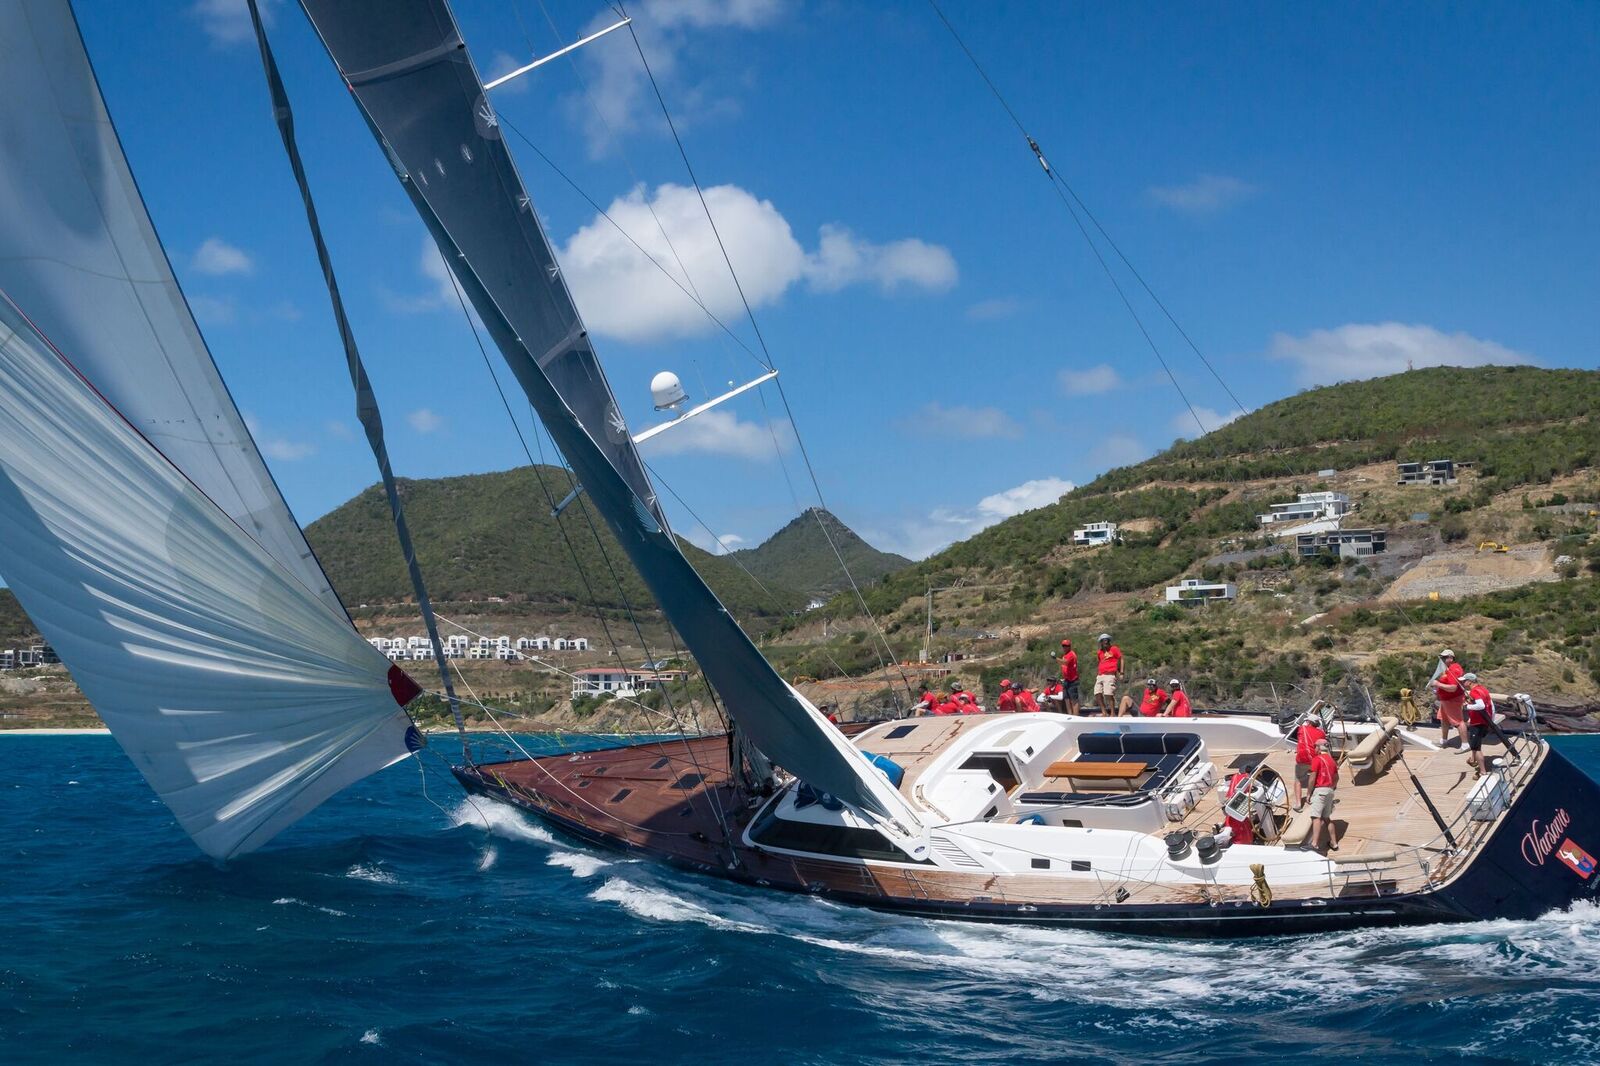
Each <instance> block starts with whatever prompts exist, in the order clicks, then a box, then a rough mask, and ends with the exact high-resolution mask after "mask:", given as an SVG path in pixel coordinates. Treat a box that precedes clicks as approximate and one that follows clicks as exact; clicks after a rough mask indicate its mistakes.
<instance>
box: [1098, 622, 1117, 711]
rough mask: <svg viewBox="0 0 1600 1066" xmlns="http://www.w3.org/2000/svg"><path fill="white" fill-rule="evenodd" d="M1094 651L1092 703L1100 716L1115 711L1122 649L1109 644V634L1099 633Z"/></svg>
mask: <svg viewBox="0 0 1600 1066" xmlns="http://www.w3.org/2000/svg"><path fill="white" fill-rule="evenodd" d="M1099 644H1100V646H1099V648H1097V649H1095V653H1094V657H1095V675H1094V702H1095V708H1096V709H1097V710H1098V711H1099V713H1100V714H1105V715H1109V714H1113V713H1114V712H1115V711H1116V709H1117V681H1118V680H1119V679H1121V677H1122V649H1121V648H1119V647H1117V646H1116V645H1115V644H1113V643H1111V634H1110V633H1101V634H1100V638H1099Z"/></svg>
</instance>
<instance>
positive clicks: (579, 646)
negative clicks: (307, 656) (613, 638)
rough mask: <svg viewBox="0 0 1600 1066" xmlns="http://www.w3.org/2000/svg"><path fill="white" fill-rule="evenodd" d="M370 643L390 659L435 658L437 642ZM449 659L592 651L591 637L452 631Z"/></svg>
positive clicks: (403, 639) (388, 640)
mask: <svg viewBox="0 0 1600 1066" xmlns="http://www.w3.org/2000/svg"><path fill="white" fill-rule="evenodd" d="M367 643H368V644H371V645H372V646H373V647H374V648H377V649H378V650H379V651H381V652H383V654H384V655H385V656H387V657H388V658H389V661H390V662H405V661H407V660H417V661H422V660H431V659H432V658H433V645H432V644H431V643H430V642H429V640H428V638H427V637H423V636H413V637H368V638H367ZM440 643H441V644H443V646H444V657H445V658H446V659H468V660H472V661H483V660H491V661H499V662H510V661H512V660H514V659H519V658H521V657H523V656H524V655H529V654H535V653H538V652H543V651H588V650H589V638H588V637H555V638H553V639H552V638H551V637H518V638H517V639H516V640H514V641H513V640H512V639H511V638H510V637H478V638H477V639H476V640H474V639H472V638H471V637H467V636H464V635H462V634H460V633H452V634H451V635H450V636H448V637H445V638H444V639H443V640H442V641H441V642H440Z"/></svg>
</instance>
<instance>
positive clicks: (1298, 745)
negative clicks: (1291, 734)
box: [1294, 722, 1328, 766]
mask: <svg viewBox="0 0 1600 1066" xmlns="http://www.w3.org/2000/svg"><path fill="white" fill-rule="evenodd" d="M1327 735H1328V734H1327V733H1325V732H1323V731H1322V727H1321V726H1319V725H1315V724H1313V723H1311V722H1306V723H1305V724H1304V725H1302V726H1301V727H1300V739H1298V740H1296V741H1295V745H1294V761H1295V762H1297V763H1299V764H1300V765H1301V766H1310V765H1311V756H1313V755H1315V754H1316V753H1317V741H1319V740H1322V739H1323V738H1325V737H1326V736H1327Z"/></svg>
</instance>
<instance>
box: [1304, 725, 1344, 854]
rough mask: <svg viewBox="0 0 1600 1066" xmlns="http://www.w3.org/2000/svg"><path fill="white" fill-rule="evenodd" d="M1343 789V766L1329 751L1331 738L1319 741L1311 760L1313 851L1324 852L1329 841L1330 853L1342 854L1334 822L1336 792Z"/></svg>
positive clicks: (1311, 838)
mask: <svg viewBox="0 0 1600 1066" xmlns="http://www.w3.org/2000/svg"><path fill="white" fill-rule="evenodd" d="M1338 787H1339V763H1338V762H1337V761H1336V760H1335V759H1334V757H1333V754H1332V753H1331V752H1330V751H1329V750H1328V738H1327V737H1323V738H1322V739H1321V740H1319V741H1317V748H1316V751H1315V752H1314V753H1313V754H1312V756H1311V837H1310V841H1311V847H1312V849H1313V850H1315V851H1322V850H1324V848H1323V843H1322V842H1323V839H1324V838H1326V839H1327V848H1326V850H1328V851H1338V850H1339V832H1338V827H1337V826H1335V825H1334V822H1333V805H1334V804H1335V803H1336V802H1337V800H1336V799H1335V798H1334V792H1335V791H1336V790H1337V789H1338Z"/></svg>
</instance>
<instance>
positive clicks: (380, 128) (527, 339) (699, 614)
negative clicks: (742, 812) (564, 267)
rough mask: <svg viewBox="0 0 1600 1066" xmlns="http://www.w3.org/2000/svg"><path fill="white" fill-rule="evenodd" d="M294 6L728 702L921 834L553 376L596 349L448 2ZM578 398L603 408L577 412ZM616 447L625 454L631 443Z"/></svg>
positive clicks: (827, 778) (790, 765)
mask: <svg viewBox="0 0 1600 1066" xmlns="http://www.w3.org/2000/svg"><path fill="white" fill-rule="evenodd" d="M301 6H302V7H303V8H304V9H305V10H306V12H307V14H308V15H309V16H310V17H311V20H312V23H313V25H314V26H315V27H316V29H317V31H318V33H319V35H320V36H321V37H322V40H323V43H324V45H325V46H326V47H327V48H328V50H329V53H330V54H331V55H332V57H333V59H334V62H335V64H336V66H337V67H338V68H339V70H340V72H341V75H342V76H344V78H345V80H346V83H347V84H348V85H349V87H350V89H351V91H352V94H353V95H354V97H355V99H356V102H357V103H358V105H359V106H360V108H361V110H362V113H363V114H364V116H365V117H366V119H367V122H368V125H369V127H370V128H371V129H372V130H373V133H374V136H376V137H377V138H378V140H379V143H380V144H381V145H382V146H383V147H384V149H385V151H386V152H387V154H388V157H389V161H390V163H391V165H392V166H393V167H394V168H395V171H396V173H397V175H398V176H399V177H400V179H401V183H402V185H403V187H404V188H405V189H406V192H407V193H408V195H410V197H411V199H412V202H413V204H414V205H415V206H416V207H417V209H418V212H419V214H420V215H421V216H422V218H423V221H424V223H425V224H426V225H427V226H428V229H429V231H430V233H432V235H433V237H434V239H435V241H436V242H437V243H438V244H439V248H440V251H441V253H442V254H443V255H444V258H445V262H446V263H447V264H449V266H450V268H451V270H452V271H453V272H454V273H455V275H456V277H457V279H458V280H459V281H460V282H461V285H462V287H463V289H464V291H465V292H466V294H467V296H468V297H469V299H470V300H471V301H472V303H473V306H474V307H475V308H476V309H477V311H478V313H479V316H480V317H481V318H482V320H483V322H484V325H485V327H486V328H487V329H488V330H489V333H490V335H491V336H492V337H493V339H494V341H495V343H496V344H497V346H498V347H499V348H500V350H501V353H502V354H503V355H504V357H505V359H506V361H507V363H508V365H509V366H510V368H511V370H512V372H513V374H514V376H515V377H516V378H517V381H518V383H519V384H520V385H521V386H522V388H523V391H524V392H525V393H526V394H527V396H528V399H529V401H530V402H531V403H532V404H533V406H534V409H535V410H536V411H537V412H538V414H539V417H540V419H541V421H543V422H544V424H545V427H546V429H547V430H548V431H549V433H550V435H551V437H552V438H553V439H554V440H555V442H556V445H557V447H559V448H560V449H561V452H562V454H563V455H565V456H566V458H567V461H568V462H569V463H570V464H571V465H572V468H573V471H574V473H575V474H576V475H577V479H578V481H579V482H580V483H581V484H582V486H583V488H584V490H585V492H587V493H588V495H589V497H590V499H591V500H593V501H594V503H595V505H596V508H597V509H598V510H599V512H600V513H601V515H602V516H603V518H604V519H605V521H606V523H607V525H608V526H609V527H610V529H611V531H612V533H613V534H614V535H615V536H616V537H617V540H618V542H619V543H620V544H621V545H622V547H623V549H624V551H626V552H627V554H628V556H629V558H630V560H631V561H632V563H633V564H634V566H635V568H636V569H637V570H638V571H639V573H640V575H641V577H643V579H644V581H645V583H646V584H647V585H648V586H649V588H650V590H651V592H652V593H653V594H654V595H655V598H656V601H657V602H658V603H659V604H660V605H661V608H662V610H663V611H664V612H665V614H666V616H667V618H668V620H669V621H671V623H672V624H673V626H674V627H675V628H676V629H677V630H678V632H679V633H680V634H681V635H682V637H683V638H684V641H685V643H686V644H687V645H688V646H689V648H690V649H691V650H692V651H693V652H694V653H695V656H696V659H697V661H698V662H699V664H700V667H701V669H702V671H703V672H704V673H705V675H706V677H707V679H708V680H709V681H710V683H711V684H712V686H713V687H714V688H716V689H717V691H718V692H720V693H721V694H722V696H723V698H724V700H725V701H726V704H727V706H728V709H729V713H730V714H731V715H733V716H734V717H735V718H736V719H738V720H739V722H740V723H741V725H742V726H743V727H744V730H745V732H746V734H747V735H748V737H749V738H750V740H751V742H752V743H753V744H754V745H755V746H756V747H757V748H759V749H760V750H761V751H762V752H764V753H765V754H766V755H768V756H769V757H770V758H771V759H772V760H773V761H774V762H776V763H778V764H779V765H781V766H783V767H784V768H785V769H787V770H789V771H790V772H791V773H794V774H795V775H796V776H798V777H801V778H803V779H804V780H806V781H807V782H809V783H810V784H812V785H813V786H814V787H816V788H819V789H822V790H824V791H827V792H830V793H832V794H833V795H835V796H837V797H839V798H840V799H841V800H843V801H845V802H846V803H849V804H850V805H851V806H853V807H855V808H857V809H858V810H861V811H863V812H865V813H867V814H869V815H872V816H875V820H876V821H877V822H878V823H879V825H880V827H883V828H885V830H886V832H888V834H889V835H890V837H891V839H895V840H896V842H897V844H899V845H900V846H902V847H904V848H906V850H908V851H909V852H911V853H913V854H916V853H917V852H918V849H922V848H925V846H926V845H925V843H919V842H917V841H916V839H915V838H916V837H917V836H918V835H919V833H920V830H921V826H920V821H919V819H918V817H917V815H916V813H915V812H914V811H913V810H912V808H911V807H910V805H909V803H908V802H907V801H906V800H905V798H904V797H902V796H901V795H900V794H899V793H898V792H897V791H896V790H895V789H894V788H893V787H892V786H890V785H889V783H888V781H887V779H886V778H884V777H883V775H882V774H881V773H880V772H879V771H878V770H877V769H875V768H874V767H873V766H872V765H871V764H870V763H869V762H868V761H867V760H866V758H865V757H864V756H863V755H862V754H861V752H859V751H857V750H856V749H855V748H854V747H852V746H851V745H850V744H849V742H848V741H847V740H846V739H845V738H844V737H843V736H842V735H841V734H840V733H839V732H838V730H836V729H834V727H833V726H832V725H831V724H829V723H828V722H827V721H826V720H825V719H823V717H822V716H821V714H820V713H819V712H818V711H817V710H816V708H815V707H812V706H811V705H810V704H809V702H807V701H806V700H805V699H804V698H803V697H802V696H800V694H799V693H798V692H796V691H795V690H794V689H793V688H792V687H791V686H789V685H787V684H786V683H785V682H784V681H783V680H782V678H780V677H778V675H777V674H776V672H775V671H774V670H773V669H772V666H771V664H770V663H768V662H767V661H766V659H765V658H764V657H763V656H762V655H761V653H760V651H759V650H758V649H757V648H756V647H755V645H754V644H753V643H752V642H751V641H750V639H749V637H747V636H746V635H745V633H744V631H743V630H742V629H740V628H739V626H738V624H737V622H735V621H734V619H733V617H732V616H731V615H730V614H729V613H728V611H727V609H726V608H724V607H723V605H722V604H721V603H720V602H719V601H718V600H717V597H716V596H715V594H714V593H712V591H711V590H710V588H708V587H707V586H706V585H705V583H704V582H703V581H702V580H701V579H700V577H699V575H698V574H697V573H696V572H695V570H694V568H693V567H692V566H690V565H689V562H688V560H687V559H686V558H684V556H683V554H682V552H681V551H680V550H679V548H678V545H677V543H676V540H675V539H674V538H673V536H672V534H671V532H670V531H669V530H668V529H667V528H666V527H665V525H664V523H662V522H661V521H660V520H659V517H658V514H659V510H658V507H657V506H656V504H655V501H654V499H653V496H651V497H647V496H646V495H645V493H648V492H649V489H648V482H647V481H645V482H644V485H645V488H644V489H643V491H642V492H641V489H640V487H639V484H638V482H637V481H636V480H634V479H630V478H629V477H627V476H626V474H625V472H624V471H623V470H620V469H619V468H618V467H617V465H616V456H617V455H618V454H619V448H618V447H617V445H619V444H622V443H623V442H626V440H627V433H628V431H627V426H626V424H625V423H624V422H623V420H622V418H621V415H620V413H619V412H618V411H617V409H616V406H615V402H614V400H613V399H612V398H611V395H610V392H609V390H605V391H604V392H603V393H602V392H600V391H599V388H598V385H597V384H596V383H597V382H599V381H602V380H603V379H601V378H599V376H598V374H596V375H593V376H591V378H590V380H589V382H588V383H587V385H586V387H584V388H572V387H570V386H572V385H573V382H571V381H568V382H567V384H568V386H569V388H567V389H563V388H562V387H561V385H562V382H561V381H559V380H557V379H556V378H555V377H553V376H552V374H551V368H552V367H556V368H560V367H572V366H579V365H585V364H593V365H594V367H595V369H596V370H598V364H597V363H594V355H593V350H592V348H590V346H589V342H588V338H587V335H586V334H585V333H584V332H583V330H582V326H581V323H579V322H578V320H577V317H576V312H575V310H573V309H572V308H571V303H570V299H569V298H568V297H567V294H566V289H565V287H564V285H562V284H560V279H559V273H560V272H559V267H558V266H557V264H556V262H555V259H554V255H553V253H552V251H551V249H550V246H549V243H548V241H547V240H546V239H545V237H544V234H543V232H542V229H541V228H540V227H539V225H538V220H537V218H536V217H535V215H534V213H533V210H532V205H531V202H530V201H529V198H528V195H527V193H526V191H525V190H524V188H523V185H522V182H521V178H520V177H519V176H518V174H517V172H516V167H515V164H514V162H513V161H512V159H511V156H510V153H509V152H508V151H507V150H506V147H505V145H504V143H503V141H502V140H501V138H500V133H499V128H498V123H497V120H496V118H495V115H494V110H493V108H492V107H491V106H490V104H489V102H488V100H487V98H486V97H485V96H484V93H483V88H482V82H481V80H480V79H479V77H478V74H477V72H476V70H475V69H474V68H473V66H472V63H471V60H470V57H469V56H468V55H467V53H466V48H465V45H464V43H463V42H462V40H461V38H460V35H459V32H458V31H457V29H456V26H455V21H454V17H453V16H452V14H451V12H450V10H449V7H448V6H447V5H446V4H444V3H443V2H442V0H398V2H390V0H381V2H380V0H365V2H350V0H302V5H301ZM575 354H576V355H578V356H580V358H576V359H575V358H573V357H574V355H575ZM578 384H583V383H581V382H579V383H578ZM579 408H583V409H587V410H589V411H590V412H591V413H592V412H593V411H595V410H597V409H600V410H603V413H604V417H603V418H602V419H600V420H599V421H598V424H597V423H596V421H595V420H594V419H593V418H592V417H591V418H590V419H588V420H585V419H584V418H583V417H581V415H580V413H579ZM597 432H598V433H599V434H601V435H600V436H599V437H597V436H596V433H597ZM602 441H605V442H609V443H610V444H611V445H612V446H610V447H605V446H603V445H602ZM620 453H621V454H626V455H630V456H631V455H632V454H633V453H632V448H631V445H629V446H627V447H626V449H625V450H622V451H621V452H620ZM635 458H636V457H635Z"/></svg>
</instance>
